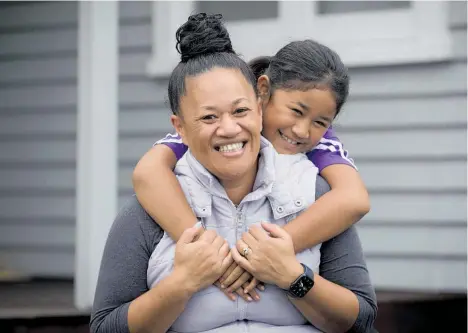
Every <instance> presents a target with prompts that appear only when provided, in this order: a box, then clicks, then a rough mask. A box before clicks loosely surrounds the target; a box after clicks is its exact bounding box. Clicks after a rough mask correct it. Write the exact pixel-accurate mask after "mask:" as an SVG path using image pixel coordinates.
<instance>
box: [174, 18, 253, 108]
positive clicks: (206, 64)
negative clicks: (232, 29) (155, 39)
mask: <svg viewBox="0 0 468 333" xmlns="http://www.w3.org/2000/svg"><path fill="white" fill-rule="evenodd" d="M221 20H222V15H221V14H216V15H206V14H205V13H200V14H196V15H191V16H190V17H189V18H188V20H187V22H185V23H184V24H183V25H182V26H180V28H179V29H177V32H176V40H177V44H176V49H177V51H178V52H179V53H180V62H179V64H178V65H177V66H176V67H175V68H174V70H173V71H172V74H171V77H170V79H169V85H168V95H169V103H170V105H171V110H172V113H173V114H175V115H179V113H180V97H181V96H182V95H184V94H185V78H186V77H188V76H195V75H198V74H200V73H204V72H207V71H209V70H211V69H212V68H213V67H222V68H235V69H238V70H239V71H240V72H241V73H242V74H243V75H244V77H245V78H246V80H247V82H249V83H250V84H251V85H252V88H253V89H254V91H255V93H257V81H256V78H255V75H254V74H253V73H252V70H251V69H250V67H249V66H248V65H247V63H246V62H245V61H243V60H242V59H241V58H239V56H238V55H237V54H236V53H235V52H234V50H233V48H232V44H231V39H230V37H229V33H228V32H227V30H226V28H225V27H224V25H223V23H222V21H221Z"/></svg>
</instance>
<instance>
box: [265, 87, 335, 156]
mask: <svg viewBox="0 0 468 333" xmlns="http://www.w3.org/2000/svg"><path fill="white" fill-rule="evenodd" d="M335 114H336V102H335V98H334V96H333V94H332V93H331V92H330V91H329V90H321V89H315V88H314V89H310V90H307V91H300V90H282V89H276V90H274V92H273V94H272V96H271V97H270V98H269V100H268V101H267V102H266V103H265V104H264V111H263V136H264V137H265V138H266V139H268V140H269V141H270V142H271V143H272V144H273V146H274V147H275V149H276V151H277V152H278V153H280V154H297V153H305V152H308V151H310V150H312V149H313V148H314V147H315V146H316V145H317V144H318V142H319V141H320V139H321V138H322V137H323V135H324V134H325V132H326V131H327V129H328V127H329V126H330V125H331V123H332V121H333V118H334V117H335Z"/></svg>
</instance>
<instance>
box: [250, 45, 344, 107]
mask: <svg viewBox="0 0 468 333" xmlns="http://www.w3.org/2000/svg"><path fill="white" fill-rule="evenodd" d="M249 65H250V67H251V68H252V71H253V72H254V74H255V76H256V78H257V79H258V78H259V77H260V76H261V75H263V74H265V75H267V76H268V77H269V78H270V84H271V89H272V92H273V91H274V89H276V88H279V89H285V90H302V91H306V90H309V89H312V88H317V89H330V90H331V91H332V92H333V94H334V96H335V101H336V115H338V113H339V112H340V110H341V107H342V106H343V104H344V103H345V102H346V99H347V98H348V93H349V75H348V69H347V68H346V66H345V65H344V64H343V62H342V61H341V59H340V57H339V56H338V54H337V53H336V52H335V51H333V50H331V49H330V48H328V47H326V46H325V45H322V44H320V43H318V42H315V41H313V40H309V39H308V40H303V41H295V42H291V43H289V44H287V45H286V46H284V47H283V48H281V49H280V50H279V51H278V52H277V53H276V54H275V55H274V56H273V57H258V58H255V59H253V60H251V61H250V62H249Z"/></svg>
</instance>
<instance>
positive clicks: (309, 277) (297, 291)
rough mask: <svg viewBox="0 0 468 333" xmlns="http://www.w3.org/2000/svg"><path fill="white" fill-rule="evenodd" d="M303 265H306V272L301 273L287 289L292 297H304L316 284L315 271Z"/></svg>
mask: <svg viewBox="0 0 468 333" xmlns="http://www.w3.org/2000/svg"><path fill="white" fill-rule="evenodd" d="M301 265H302V267H304V273H302V274H301V275H299V277H298V278H297V279H296V280H295V281H294V282H293V283H291V285H290V286H289V289H288V290H287V292H288V295H289V296H290V297H291V298H303V297H304V296H305V295H306V294H307V293H308V292H309V290H310V289H312V287H313V286H314V272H313V271H312V270H311V269H310V268H309V267H307V266H306V265H304V264H303V263H301Z"/></svg>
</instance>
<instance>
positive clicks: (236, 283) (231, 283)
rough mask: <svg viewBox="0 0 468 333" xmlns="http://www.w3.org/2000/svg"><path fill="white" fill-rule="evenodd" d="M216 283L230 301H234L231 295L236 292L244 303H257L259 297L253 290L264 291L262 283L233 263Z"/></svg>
mask: <svg viewBox="0 0 468 333" xmlns="http://www.w3.org/2000/svg"><path fill="white" fill-rule="evenodd" d="M229 256H231V254H229ZM218 282H219V283H218V284H217V286H218V287H220V288H221V289H222V290H223V292H225V294H227V295H228V297H229V298H231V299H235V298H234V295H232V293H233V292H236V293H237V294H238V295H239V296H241V297H242V298H244V300H246V301H252V300H256V301H258V300H260V296H259V295H258V293H257V291H256V290H255V288H256V287H258V289H259V290H265V287H264V286H263V284H262V283H260V282H259V281H258V280H257V279H255V278H253V277H252V275H251V274H250V273H249V272H247V271H246V270H245V269H243V268H242V267H240V266H239V265H237V263H235V262H233V263H232V264H231V266H229V268H228V269H227V270H226V272H224V274H223V275H222V276H221V278H220V279H219V281H218Z"/></svg>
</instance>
